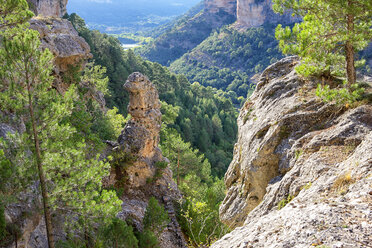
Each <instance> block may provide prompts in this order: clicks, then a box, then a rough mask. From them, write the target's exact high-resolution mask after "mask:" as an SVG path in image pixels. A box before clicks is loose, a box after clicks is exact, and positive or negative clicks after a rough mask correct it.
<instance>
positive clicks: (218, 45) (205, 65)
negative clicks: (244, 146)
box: [170, 26, 282, 103]
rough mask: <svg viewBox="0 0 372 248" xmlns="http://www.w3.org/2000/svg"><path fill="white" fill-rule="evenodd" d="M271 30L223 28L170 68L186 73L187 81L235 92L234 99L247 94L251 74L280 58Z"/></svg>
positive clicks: (232, 94)
mask: <svg viewBox="0 0 372 248" xmlns="http://www.w3.org/2000/svg"><path fill="white" fill-rule="evenodd" d="M274 33H275V30H274V27H272V26H263V27H258V28H249V29H248V30H246V31H238V30H236V29H235V28H234V27H231V26H230V27H224V28H222V29H220V30H218V31H215V32H214V33H213V34H212V35H211V36H209V37H208V38H207V39H206V40H204V41H203V42H202V43H201V44H200V45H198V46H197V47H196V48H194V49H193V50H192V51H191V52H189V53H186V54H185V55H183V56H182V57H181V58H180V59H178V60H176V61H175V62H173V63H172V64H171V66H170V69H171V70H172V71H174V72H177V73H182V74H184V75H186V77H187V78H188V79H189V80H190V82H199V83H201V84H202V85H204V86H212V87H214V88H217V89H222V90H223V91H225V92H230V91H232V92H230V95H231V96H234V92H235V93H236V95H235V99H236V97H239V96H243V97H246V96H247V93H248V91H249V90H250V89H251V87H250V84H251V77H252V76H253V75H254V74H256V73H259V72H261V71H262V70H263V69H264V68H265V67H267V66H268V65H270V64H271V63H273V62H275V61H277V60H278V59H280V58H282V54H281V52H280V51H279V49H278V42H277V41H276V40H275V35H274ZM232 100H234V97H232ZM236 103H238V102H236Z"/></svg>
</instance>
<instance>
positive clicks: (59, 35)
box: [30, 17, 92, 76]
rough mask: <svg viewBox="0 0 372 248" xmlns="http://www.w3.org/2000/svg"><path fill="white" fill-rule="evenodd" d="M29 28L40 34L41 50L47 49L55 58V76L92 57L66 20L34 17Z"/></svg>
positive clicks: (84, 43) (86, 46)
mask: <svg viewBox="0 0 372 248" xmlns="http://www.w3.org/2000/svg"><path fill="white" fill-rule="evenodd" d="M30 27H31V28H32V29H34V30H37V31H38V32H39V33H40V38H41V42H42V48H48V49H49V50H50V51H51V52H52V53H53V55H54V56H55V68H54V70H55V74H56V75H57V76H61V75H62V74H63V73H66V72H67V71H68V70H69V69H71V67H73V66H79V65H81V64H82V63H83V64H84V63H85V61H86V60H87V59H89V58H91V57H92V55H91V54H90V47H89V45H88V43H86V41H85V40H84V39H83V38H82V37H80V36H79V34H78V33H77V31H76V30H75V29H74V27H73V26H72V24H71V23H70V22H69V21H68V20H64V19H59V18H49V17H48V18H41V17H36V18H33V19H31V20H30Z"/></svg>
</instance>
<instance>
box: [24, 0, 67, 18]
mask: <svg viewBox="0 0 372 248" xmlns="http://www.w3.org/2000/svg"><path fill="white" fill-rule="evenodd" d="M67 1H68V0H27V2H28V5H29V8H30V9H31V10H32V11H33V12H34V13H35V15H39V16H49V17H62V16H64V15H65V14H66V6H67Z"/></svg>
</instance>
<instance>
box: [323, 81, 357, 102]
mask: <svg viewBox="0 0 372 248" xmlns="http://www.w3.org/2000/svg"><path fill="white" fill-rule="evenodd" d="M363 93H364V88H360V87H359V86H358V84H353V85H351V90H348V89H347V88H342V89H331V88H330V86H329V85H325V86H322V85H320V84H319V85H318V88H317V89H316V95H317V96H318V97H319V98H321V99H322V100H323V101H324V102H332V101H335V102H336V104H342V105H343V104H352V103H354V102H356V101H358V100H361V98H362V94H363Z"/></svg>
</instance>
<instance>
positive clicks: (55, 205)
mask: <svg viewBox="0 0 372 248" xmlns="http://www.w3.org/2000/svg"><path fill="white" fill-rule="evenodd" d="M10 2H14V1H10ZM21 2H22V1H21ZM22 6H23V5H22ZM5 11H6V9H5ZM15 19H16V18H15V17H14V19H11V20H15ZM20 19H22V18H20ZM2 20H7V18H4V19H2ZM3 26H4V25H3ZM2 38H3V39H2V43H1V45H0V108H1V110H2V111H4V112H12V113H15V114H16V115H17V116H18V117H19V118H20V119H21V120H23V121H25V124H26V132H25V133H23V134H19V137H18V139H19V142H18V145H19V147H18V148H17V149H16V151H14V153H17V154H14V156H11V157H9V158H8V159H9V161H10V162H11V163H12V165H13V166H17V167H18V168H20V171H22V172H23V174H22V173H21V176H23V177H25V178H26V177H30V178H31V179H34V180H35V179H36V178H35V177H34V178H32V175H29V174H28V173H29V172H31V171H32V168H37V170H36V171H37V172H38V180H39V182H40V186H41V194H42V199H43V210H44V217H45V222H46V230H47V237H48V245H49V247H50V248H53V247H54V240H53V235H52V232H53V230H52V229H53V222H52V218H51V212H52V211H56V210H58V211H62V212H64V213H68V214H69V215H68V216H70V217H71V218H75V217H76V216H77V217H79V220H80V221H79V222H76V221H71V220H70V221H69V222H68V223H69V224H70V227H73V228H75V229H76V228H80V229H82V230H83V231H86V230H87V226H88V225H89V222H97V221H105V220H106V221H107V220H109V219H110V218H111V217H113V216H115V215H116V214H117V212H118V211H119V209H120V205H121V201H120V200H119V199H118V198H117V196H116V193H115V192H113V191H107V190H104V189H103V188H102V179H103V177H105V176H107V175H108V174H109V169H110V166H109V164H108V163H106V162H104V161H100V160H99V154H98V155H91V154H89V151H88V149H87V145H86V143H85V140H84V138H83V137H81V135H76V134H77V130H76V129H75V128H74V127H72V126H71V125H70V123H69V122H66V121H65V120H66V119H68V116H70V115H71V113H72V109H73V106H74V101H75V100H76V99H77V98H78V94H77V92H76V87H75V85H71V86H70V87H69V89H68V90H67V91H66V92H65V93H64V95H60V94H59V93H58V92H57V91H56V90H54V89H53V87H52V84H53V79H54V78H53V77H52V76H51V74H52V66H53V56H52V54H51V53H50V51H49V50H47V49H45V50H41V49H40V40H39V33H38V32H37V31H34V30H30V29H27V25H18V26H15V27H12V28H4V30H3V31H2ZM19 158H22V159H19ZM26 172H27V173H26ZM76 230H79V229H76Z"/></svg>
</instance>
